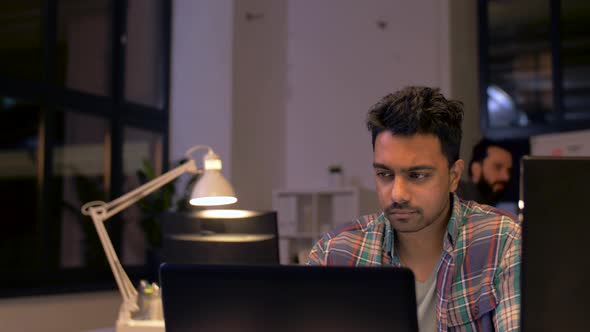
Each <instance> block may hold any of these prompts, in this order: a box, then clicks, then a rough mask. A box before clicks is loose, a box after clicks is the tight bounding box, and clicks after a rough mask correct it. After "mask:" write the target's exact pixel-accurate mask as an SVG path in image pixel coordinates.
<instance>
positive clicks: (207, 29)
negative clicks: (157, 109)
mask: <svg viewBox="0 0 590 332" xmlns="http://www.w3.org/2000/svg"><path fill="white" fill-rule="evenodd" d="M233 4H234V1H232V0H175V1H174V2H173V17H172V31H173V32H172V33H173V36H172V57H171V61H172V63H171V83H170V85H171V86H170V89H171V90H170V109H171V112H170V158H171V159H172V160H177V159H180V158H182V157H183V156H184V153H185V151H186V150H188V149H189V148H190V147H192V146H193V145H197V144H206V145H209V146H211V147H212V148H213V149H214V150H215V152H217V153H218V154H219V155H220V157H221V158H222V160H223V167H224V169H223V173H224V174H226V175H229V174H230V173H231V159H232V153H231V139H232V130H231V128H232V84H233V83H232V77H233V76H232V75H233V74H232V59H233V53H232V40H233ZM194 156H195V157H197V158H198V159H197V160H198V162H199V167H201V166H202V165H201V163H200V161H201V159H200V158H201V157H202V154H199V153H196V154H195V155H194Z"/></svg>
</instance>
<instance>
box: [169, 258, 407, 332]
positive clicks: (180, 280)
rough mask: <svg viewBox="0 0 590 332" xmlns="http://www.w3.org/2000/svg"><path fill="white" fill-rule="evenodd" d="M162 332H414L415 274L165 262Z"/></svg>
mask: <svg viewBox="0 0 590 332" xmlns="http://www.w3.org/2000/svg"><path fill="white" fill-rule="evenodd" d="M160 284H161V285H162V304H163V308H164V321H165V324H166V331H169V332H180V331H199V332H217V331H240V332H259V331H283V332H299V331H306V332H316V331H317V332H320V331H321V332H323V331H338V332H361V331H363V332H364V331H372V332H382V331H383V332H385V331H387V332H391V331H404V332H415V331H418V319H417V317H416V316H417V313H416V294H415V286H414V275H413V274H412V272H411V271H410V270H408V269H405V268H394V267H357V268H352V267H317V266H316V267H311V266H293V265H291V266H288V265H284V266H281V265H276V266H261V265H260V266H254V265H250V266H235V265H232V266H227V265H170V264H164V265H162V267H161V269H160Z"/></svg>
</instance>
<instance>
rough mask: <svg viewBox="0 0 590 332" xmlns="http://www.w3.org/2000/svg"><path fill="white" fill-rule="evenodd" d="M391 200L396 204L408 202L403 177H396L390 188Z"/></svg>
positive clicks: (406, 186) (408, 198)
mask: <svg viewBox="0 0 590 332" xmlns="http://www.w3.org/2000/svg"><path fill="white" fill-rule="evenodd" d="M391 200H392V201H393V202H396V203H404V202H408V201H409V200H410V197H409V192H408V183H407V182H406V180H405V179H404V178H403V177H396V179H395V180H393V185H392V188H391Z"/></svg>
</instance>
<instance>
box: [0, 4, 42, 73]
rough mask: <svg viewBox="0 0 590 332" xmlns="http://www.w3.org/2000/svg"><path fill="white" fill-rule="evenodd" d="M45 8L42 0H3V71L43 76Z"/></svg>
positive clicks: (0, 26) (0, 28)
mask: <svg viewBox="0 0 590 332" xmlns="http://www.w3.org/2000/svg"><path fill="white" fill-rule="evenodd" d="M42 8H43V7H42V1H41V0H25V1H23V0H2V1H0V54H2V61H0V75H2V76H7V77H12V78H20V79H26V80H32V81H40V80H41V79H42V73H43V70H42V68H43V42H42V41H43V34H42V15H41V13H42V12H41V9H42Z"/></svg>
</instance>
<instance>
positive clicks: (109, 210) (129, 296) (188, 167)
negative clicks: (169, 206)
mask: <svg viewBox="0 0 590 332" xmlns="http://www.w3.org/2000/svg"><path fill="white" fill-rule="evenodd" d="M185 172H192V173H199V170H198V169H197V166H196V164H195V161H194V160H193V159H190V160H189V161H187V162H185V163H183V164H181V165H180V166H178V167H176V168H174V169H172V170H170V171H168V172H166V173H164V174H162V175H161V176H159V177H157V178H155V179H153V180H152V181H149V182H147V183H145V184H144V185H142V186H140V187H138V188H136V189H134V190H132V191H130V192H129V193H127V194H125V195H123V196H121V197H119V198H117V199H115V200H113V201H111V202H109V203H105V202H102V201H92V202H88V203H86V204H84V205H83V206H82V213H83V214H84V215H88V216H90V217H91V218H92V222H93V223H94V227H95V228H96V232H97V233H98V237H99V239H100V242H101V244H102V247H103V249H104V251H105V254H106V256H107V259H108V262H109V265H110V267H111V270H112V272H113V275H114V277H115V280H116V282H117V286H118V288H119V292H120V293H121V296H122V297H123V307H122V308H121V310H122V311H121V312H125V313H126V314H129V313H131V312H133V311H136V310H138V309H139V307H138V306H137V290H136V289H135V287H134V286H133V284H132V283H131V281H130V280H129V276H128V275H127V273H125V270H124V269H123V266H122V265H121V262H120V261H119V257H118V256H117V253H116V252H115V249H114V248H113V243H112V242H111V240H110V238H109V235H108V233H107V231H106V228H105V226H104V222H105V221H106V220H107V219H109V218H111V217H112V216H114V215H115V214H117V213H119V212H121V211H122V210H124V209H125V208H127V207H128V206H130V205H132V204H133V203H135V202H137V201H138V200H140V199H142V198H143V197H145V196H147V195H149V194H151V193H152V192H154V191H156V190H157V189H159V188H160V187H162V186H164V185H165V184H167V183H169V182H171V181H172V180H174V179H176V178H177V177H179V176H180V175H182V174H184V173H185Z"/></svg>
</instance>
